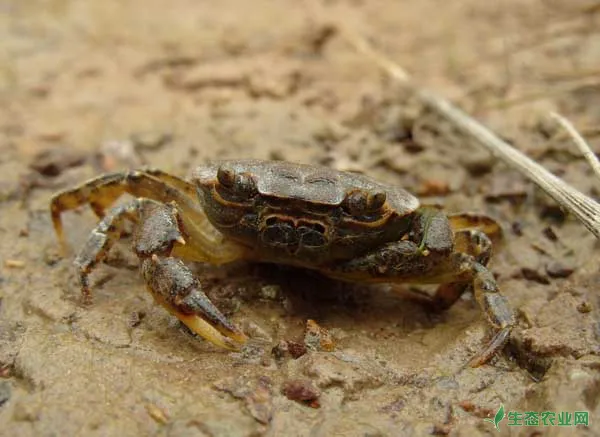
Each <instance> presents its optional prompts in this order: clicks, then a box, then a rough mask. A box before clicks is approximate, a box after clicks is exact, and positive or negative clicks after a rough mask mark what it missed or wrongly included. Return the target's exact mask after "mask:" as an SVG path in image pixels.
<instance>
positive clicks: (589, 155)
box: [550, 112, 600, 179]
mask: <svg viewBox="0 0 600 437" xmlns="http://www.w3.org/2000/svg"><path fill="white" fill-rule="evenodd" d="M550 115H551V116H552V118H554V119H555V120H556V121H557V122H558V123H559V124H560V125H561V126H562V127H563V128H564V129H565V130H566V131H567V133H568V134H569V136H570V137H571V138H573V141H574V142H575V144H576V145H577V147H579V150H581V154H582V155H583V157H584V158H585V159H587V161H588V162H589V163H590V166H591V167H592V170H594V173H596V176H597V177H598V178H599V179H600V161H599V160H598V157H597V156H596V155H595V154H594V152H593V150H592V148H591V147H590V146H589V144H588V143H587V142H586V141H585V139H584V138H583V137H582V136H581V134H580V133H579V132H578V131H577V129H575V126H573V123H571V122H570V121H569V120H567V119H566V118H565V117H563V116H562V115H560V114H557V113H556V112H551V113H550Z"/></svg>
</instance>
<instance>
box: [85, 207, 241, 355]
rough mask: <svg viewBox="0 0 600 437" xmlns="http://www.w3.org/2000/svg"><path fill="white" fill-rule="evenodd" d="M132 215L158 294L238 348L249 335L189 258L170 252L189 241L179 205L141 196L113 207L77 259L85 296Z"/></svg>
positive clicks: (136, 244) (186, 319)
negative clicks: (214, 298)
mask: <svg viewBox="0 0 600 437" xmlns="http://www.w3.org/2000/svg"><path fill="white" fill-rule="evenodd" d="M131 219H134V221H135V222H137V226H136V229H135V232H134V238H133V249H134V251H135V253H136V254H137V256H138V257H139V258H140V259H141V261H142V264H141V270H142V274H143V276H144V279H145V280H146V284H147V287H148V290H149V291H150V292H151V294H152V295H153V296H154V298H155V300H156V301H157V302H158V303H160V304H161V305H162V306H164V307H165V308H166V309H167V310H168V311H169V312H170V313H172V314H173V315H175V316H176V317H178V318H179V319H180V320H181V321H182V322H183V323H185V324H186V325H187V326H188V327H189V328H190V329H191V330H192V331H193V332H195V333H197V334H198V335H200V336H202V337H203V338H205V339H206V340H208V341H210V342H212V343H213V344H216V345H217V346H220V347H224V348H229V349H235V348H236V343H235V342H237V343H244V342H245V341H246V337H245V335H244V334H243V333H242V332H241V331H240V330H239V329H238V328H237V327H236V326H234V325H233V324H232V323H231V322H229V321H228V320H227V318H226V317H225V316H224V315H223V314H222V313H221V312H220V311H219V310H218V309H217V308H216V307H215V306H214V305H213V304H212V302H210V300H209V299H208V298H207V297H206V295H205V294H204V293H203V292H202V290H201V287H200V284H199V283H198V281H197V280H196V279H195V278H194V277H193V275H192V273H191V272H190V271H189V269H188V268H187V267H186V266H185V264H183V262H181V261H178V260H175V259H174V258H171V257H169V256H168V255H169V254H170V253H171V252H172V251H173V249H174V248H175V247H177V246H183V245H185V240H184V239H183V236H182V230H181V229H180V223H179V214H178V211H177V208H176V207H175V206H174V205H165V204H162V203H160V202H157V201H155V200H152V199H145V198H139V199H134V200H132V201H130V202H127V203H125V204H123V205H120V206H117V207H115V208H113V209H112V210H110V212H109V213H108V214H107V215H106V216H105V217H104V219H102V220H101V221H100V223H99V224H98V226H96V228H95V229H94V230H93V231H92V233H91V234H90V237H89V238H88V240H87V242H86V244H85V245H84V247H83V249H82V250H81V252H80V253H79V255H78V256H77V258H76V260H75V264H76V265H77V267H78V270H79V277H80V281H81V289H82V293H83V295H84V298H85V299H87V300H89V297H90V288H89V279H88V277H89V274H90V273H91V271H92V270H93V268H94V267H95V266H96V265H97V264H98V263H99V262H100V261H102V260H103V259H104V258H106V255H107V253H108V251H109V250H110V248H111V247H112V246H113V244H114V242H115V241H117V240H118V239H119V236H120V233H121V229H122V227H123V223H124V221H125V220H131ZM150 231H151V232H150Z"/></svg>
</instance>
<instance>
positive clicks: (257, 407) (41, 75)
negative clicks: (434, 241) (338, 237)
mask: <svg viewBox="0 0 600 437" xmlns="http://www.w3.org/2000/svg"><path fill="white" fill-rule="evenodd" d="M336 20H337V22H341V23H344V25H345V26H348V27H349V28H352V29H354V30H355V31H356V32H359V33H360V34H362V35H365V37H367V38H368V39H369V40H370V41H372V42H373V43H374V44H375V46H376V47H378V48H379V49H381V50H382V51H383V52H384V53H386V54H387V55H389V56H390V57H391V58H392V59H393V60H394V61H396V62H398V63H399V64H400V65H402V66H403V67H404V68H405V69H406V70H407V71H408V72H409V73H410V74H412V75H413V76H414V77H415V79H416V82H417V84H418V85H419V86H423V87H426V88H429V89H432V90H434V91H435V92H437V93H439V94H441V95H444V96H446V97H447V98H449V99H451V100H452V101H454V102H456V103H457V104H459V105H460V106H461V107H463V108H464V109H465V110H466V111H468V112H469V113H470V114H472V115H473V116H475V117H477V118H478V119H479V120H481V121H482V122H484V123H485V124H486V125H488V126H489V127H490V128H492V129H493V130H494V131H495V132H496V133H497V134H498V135H499V136H501V137H502V138H504V139H506V140H507V141H509V142H511V143H513V144H514V145H515V146H516V147H518V148H519V149H520V150H522V151H523V152H525V153H526V154H528V155H529V156H530V157H532V158H534V159H536V160H537V161H538V162H540V163H541V164H543V165H544V166H545V167H546V168H548V169H549V170H551V171H553V172H554V173H555V174H557V175H559V176H560V177H562V178H563V179H565V180H566V181H567V182H569V183H571V184H572V185H574V186H575V187H577V188H578V189H580V190H581V191H582V192H584V193H586V194H588V195H591V196H593V197H596V198H597V197H598V195H599V192H598V186H600V184H599V181H598V180H597V179H595V178H594V177H593V176H592V172H591V170H590V168H589V166H588V165H587V164H586V163H585V161H584V160H583V159H582V158H581V157H580V155H579V153H578V151H577V149H576V148H575V146H574V145H573V144H572V143H571V141H570V140H569V139H568V138H567V136H566V135H565V134H564V132H562V131H561V129H560V128H558V127H557V126H556V124H555V123H554V122H552V121H551V120H550V118H549V115H548V114H549V111H557V112H559V113H561V114H562V115H564V116H566V117H567V118H569V119H570V120H571V121H573V122H574V123H575V125H576V126H577V127H578V128H579V130H580V131H581V132H582V134H583V135H584V136H586V137H587V139H588V140H589V142H590V144H591V146H592V147H593V148H594V150H595V151H596V152H598V151H600V136H599V130H598V126H600V80H598V77H599V75H600V70H599V68H600V67H599V66H600V38H599V35H598V31H599V29H600V7H599V6H598V3H595V2H593V1H591V0H590V1H578V0H573V1H569V2H564V1H558V0H548V1H537V0H504V1H502V2H481V1H478V0H462V1H455V2H440V1H435V0H419V1H416V0H413V1H403V2H398V1H396V0H378V1H368V2H367V1H360V0H345V1H341V0H340V1H323V2H322V4H319V3H317V2H309V1H306V2H298V1H291V0H287V1H283V0H282V1H272V0H271V1H269V0H255V1H252V2H248V1H242V0H221V1H218V2H211V1H196V0H169V1H167V0H144V1H141V0H132V1H128V2H122V1H117V0H105V1H102V2H100V1H83V0H80V1H75V0H71V1H69V0H46V1H24V0H20V1H19V0H14V1H7V0H4V1H0V47H1V50H0V151H1V153H0V241H1V242H2V243H1V244H0V372H1V374H0V435H5V436H17V435H18V436H34V435H35V436H51V435H52V436H55V435H61V436H71V435H72V436H77V435H81V436H83V435H85V436H100V435H102V436H107V435H119V436H138V435H157V436H167V435H169V436H180V435H181V436H260V435H267V436H282V435H286V436H334V435H336V436H404V435H407V436H409V435H454V436H458V435H464V436H479V435H509V434H510V435H548V436H552V435H556V436H558V435H571V434H572V435H600V423H599V422H598V420H600V405H599V400H600V373H599V371H600V358H599V357H598V353H599V351H600V350H599V338H600V324H599V320H598V308H599V306H600V299H599V298H598V285H599V282H600V274H599V272H598V262H599V261H600V257H599V253H598V243H597V241H596V240H595V238H594V237H593V236H592V235H591V234H590V233H589V232H587V231H586V230H585V229H584V228H583V226H582V225H580V224H579V223H578V222H576V221H575V220H574V219H573V218H572V217H570V216H569V215H568V214H566V213H565V212H564V211H562V210H561V208H559V207H558V206H557V205H556V204H555V203H554V202H553V201H551V200H549V199H548V198H547V197H546V196H545V195H544V194H543V193H541V192H540V191H539V190H538V189H537V188H535V187H534V186H532V184H530V183H529V182H527V181H526V180H525V179H524V178H523V177H521V176H520V175H519V174H517V173H516V172H515V171H513V170H510V169H509V168H507V167H506V166H504V165H503V164H501V163H499V162H496V161H494V160H493V159H492V158H491V157H490V156H489V155H488V154H487V153H486V152H484V151H483V150H482V149H480V148H479V147H478V146H477V145H476V144H473V143H472V142H471V141H469V140H468V139H466V138H463V137H461V136H460V135H459V134H457V133H456V131H455V130H454V129H453V128H452V126H449V125H448V124H447V123H445V122H444V121H443V120H440V119H438V118H436V117H435V116H433V115H432V114H427V113H426V112H424V111H423V110H422V108H420V107H419V105H418V104H417V103H416V102H414V101H412V100H411V99H410V98H408V96H407V95H406V93H405V92H401V90H400V89H399V88H398V86H397V85H395V84H394V83H393V82H391V81H390V80H389V79H387V78H386V77H385V75H384V74H383V73H382V72H381V71H380V70H379V69H378V68H377V67H376V66H375V65H373V64H372V63H371V62H370V61H369V60H368V59H366V58H365V57H364V56H362V55H360V54H357V53H356V52H355V51H354V50H353V49H352V47H351V46H350V45H349V44H348V43H347V42H346V41H345V40H344V39H343V38H342V37H341V36H340V34H339V32H337V31H336V27H335V25H332V23H334V22H336ZM247 157H254V158H265V159H285V160H290V161H300V162H305V163H314V164H324V165H328V166H331V167H333V168H337V169H342V170H353V171H360V172H364V173H366V174H369V175H371V176H374V177H376V178H378V179H380V180H382V181H385V182H388V183H390V184H398V185H400V186H403V187H405V188H407V189H409V190H410V191H412V192H414V193H417V194H418V195H419V196H421V197H422V198H423V199H424V201H426V202H434V203H440V204H442V205H444V207H445V208H446V209H447V210H448V211H476V212H480V213H485V214H489V215H491V216H493V217H495V218H496V219H498V220H499V221H500V222H501V223H502V225H503V227H504V229H505V236H504V237H505V238H504V241H503V243H502V244H500V245H498V250H497V251H496V253H495V256H494V258H493V260H492V263H491V269H492V271H493V272H494V274H495V275H496V276H497V278H498V281H499V284H500V286H501V288H502V290H503V292H504V293H505V294H506V296H507V297H508V298H509V299H510V302H511V304H512V305H513V307H514V308H515V310H516V313H517V316H518V322H519V324H518V328H517V329H516V330H515V333H514V338H513V340H512V342H511V346H510V347H509V348H507V350H506V351H505V353H503V354H502V355H501V356H499V357H498V358H497V359H495V360H494V361H493V362H492V363H490V364H489V365H485V366H482V367H480V368H477V369H472V368H465V367H464V364H465V363H466V362H467V361H468V359H469V358H470V357H472V356H473V355H474V354H475V353H476V352H477V351H478V350H479V349H480V347H481V346H482V344H483V343H484V342H485V340H486V338H487V331H488V329H487V325H486V322H485V320H484V319H483V318H482V314H481V312H480V310H479V308H478V307H477V305H476V304H475V303H474V302H473V300H472V298H470V296H465V298H464V299H461V300H460V301H459V302H457V303H456V304H455V305H454V306H453V307H452V308H451V309H450V310H449V311H447V312H444V313H442V314H434V313H431V311H429V310H428V309H427V308H425V307H424V306H422V305H419V304H418V303H415V302H413V301H410V300H407V299H404V298H402V297H399V296H397V295H396V294H395V293H392V292H391V291H390V289H389V288H388V287H365V286H358V285H354V284H340V283H337V282H335V281H331V280H327V279H324V278H320V277H318V276H315V275H313V274H307V273H306V272H301V271H296V270H290V269H285V268H279V267H273V266H256V265H250V264H246V263H238V264H235V265H233V266H226V267H223V268H212V267H208V266H197V270H198V275H199V277H200V279H201V281H202V284H203V285H204V286H205V288H206V290H207V293H208V294H209V296H210V297H211V298H212V299H213V300H214V302H215V303H216V304H217V305H218V306H219V307H220V308H221V309H222V310H223V311H224V312H226V314H228V315H229V316H230V317H231V318H232V319H233V320H234V321H235V322H236V323H237V324H239V326H242V327H243V328H244V330H245V331H246V332H247V333H248V334H249V335H250V336H251V337H252V341H251V342H250V344H249V345H248V346H247V347H246V348H245V349H244V350H242V351H241V352H239V353H231V352H227V351H222V350H218V349H216V348H215V347H213V346H211V345H209V344H207V343H206V342H204V341H202V340H201V339H197V338H194V337H192V336H191V335H190V334H188V333H187V332H186V331H185V330H184V329H182V328H181V326H180V325H179V324H178V323H177V321H176V320H175V319H174V318H173V317H172V316H170V315H169V314H167V313H166V312H165V311H164V310H163V309H162V308H161V307H158V306H156V305H155V304H154V303H153V301H152V298H151V296H150V295H149V294H148V293H147V292H146V291H145V289H144V285H143V283H142V280H141V279H140V277H139V275H138V273H137V263H136V259H135V257H133V255H132V254H131V253H130V251H129V250H128V242H127V241H124V243H123V244H121V245H119V247H117V248H116V249H114V250H113V252H112V253H111V256H110V257H109V260H108V261H107V263H106V264H103V265H101V266H99V268H98V269H97V271H96V272H95V274H94V276H93V283H94V302H93V304H92V305H91V306H89V307H84V306H82V304H81V300H80V292H79V287H78V283H77V279H76V276H75V271H74V268H73V266H72V260H73V255H71V256H69V257H67V258H61V257H60V256H59V252H58V245H57V242H56V239H55V236H54V234H53V230H52V226H51V222H50V217H49V211H48V205H49V199H50V197H51V196H52V194H53V193H54V192H56V191H58V190H61V189H66V188H68V187H71V186H74V185H76V184H78V183H80V182H81V181H84V180H86V179H87V178H91V177H93V176H95V175H97V174H99V173H101V172H104V171H113V170H119V169H123V168H135V167H139V166H143V165H150V166H155V167H160V168H161V169H163V170H165V171H168V172H172V173H173V174H176V175H181V176H186V175H188V174H189V172H190V171H191V170H192V169H193V167H194V166H195V165H197V164H202V163H205V162H207V161H208V160H210V159H215V158H247ZM64 217H65V218H64V220H65V223H66V230H67V235H68V238H69V241H70V244H71V245H72V247H73V248H74V250H77V248H78V247H80V246H81V244H82V243H83V242H84V241H85V238H86V235H87V234H88V233H89V232H90V230H91V229H92V228H93V226H94V224H95V222H96V219H95V217H94V215H93V214H92V213H91V212H90V211H89V210H88V209H86V208H82V210H81V211H78V212H77V213H68V214H65V216H64ZM404 289H405V290H407V289H408V286H406V287H404ZM309 319H312V320H315V321H316V323H317V324H318V326H320V327H321V328H322V329H324V330H326V331H319V328H318V326H314V325H311V326H310V327H309V333H308V335H306V336H305V329H306V325H307V321H308V320H309ZM319 340H320V341H319ZM307 346H308V347H307ZM501 404H503V405H504V407H505V410H506V411H507V412H508V411H520V412H524V411H537V412H541V411H555V412H560V411H568V412H574V411H589V413H590V424H589V427H584V426H578V427H577V428H575V427H573V426H571V427H568V428H562V427H561V428H559V427H556V426H554V427H541V426H540V427H532V426H529V427H508V426H507V425H506V423H507V422H506V420H504V421H503V422H502V423H501V424H500V433H498V432H497V431H496V430H494V429H493V425H492V424H491V423H489V422H485V421H483V420H482V419H483V418H484V417H492V416H493V415H494V414H495V412H496V411H497V409H498V408H499V406H500V405H501Z"/></svg>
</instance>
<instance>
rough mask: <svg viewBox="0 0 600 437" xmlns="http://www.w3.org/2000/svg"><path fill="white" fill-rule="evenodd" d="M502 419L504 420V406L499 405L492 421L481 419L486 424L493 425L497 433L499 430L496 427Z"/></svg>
mask: <svg viewBox="0 0 600 437" xmlns="http://www.w3.org/2000/svg"><path fill="white" fill-rule="evenodd" d="M502 419H504V404H500V408H498V411H497V412H496V416H495V417H494V419H493V420H492V419H483V420H485V421H486V422H490V423H493V424H494V426H495V427H496V429H497V430H498V431H500V428H498V425H499V424H500V422H501V421H502Z"/></svg>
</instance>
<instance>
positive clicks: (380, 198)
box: [345, 190, 387, 216]
mask: <svg viewBox="0 0 600 437" xmlns="http://www.w3.org/2000/svg"><path fill="white" fill-rule="evenodd" d="M386 198H387V196H386V194H385V192H383V191H375V192H369V191H361V190H356V191H352V192H351V193H349V194H348V195H347V196H346V201H345V208H346V210H347V211H348V212H349V213H350V214H352V215H355V216H362V215H365V214H369V213H373V212H376V211H378V210H379V209H380V208H381V207H382V206H383V205H384V204H385V200H386Z"/></svg>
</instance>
